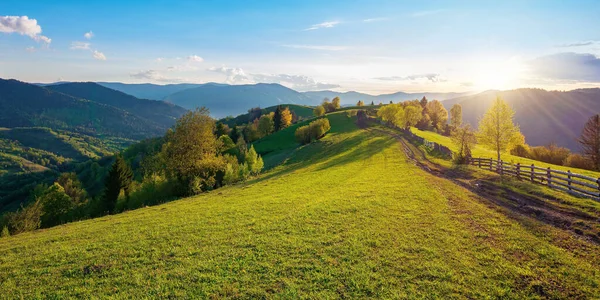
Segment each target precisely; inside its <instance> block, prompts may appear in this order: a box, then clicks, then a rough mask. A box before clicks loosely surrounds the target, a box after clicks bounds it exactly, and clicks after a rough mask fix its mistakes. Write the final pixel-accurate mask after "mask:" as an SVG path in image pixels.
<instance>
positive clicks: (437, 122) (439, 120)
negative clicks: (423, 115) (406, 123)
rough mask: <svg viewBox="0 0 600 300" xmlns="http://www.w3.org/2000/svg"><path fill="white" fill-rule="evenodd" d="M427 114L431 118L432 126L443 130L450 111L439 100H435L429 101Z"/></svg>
mask: <svg viewBox="0 0 600 300" xmlns="http://www.w3.org/2000/svg"><path fill="white" fill-rule="evenodd" d="M426 107H427V114H429V117H430V118H431V126H433V128H435V129H438V130H441V129H442V126H443V125H444V124H446V121H447V120H448V111H447V110H446V109H445V108H444V105H443V104H442V103H441V102H440V101H438V100H433V101H430V102H428V103H427V106H426Z"/></svg>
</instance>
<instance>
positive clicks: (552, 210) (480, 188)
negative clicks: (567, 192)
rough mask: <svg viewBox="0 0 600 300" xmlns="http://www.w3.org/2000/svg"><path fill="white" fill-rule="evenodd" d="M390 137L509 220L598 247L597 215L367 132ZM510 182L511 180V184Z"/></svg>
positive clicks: (415, 160)
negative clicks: (524, 221)
mask: <svg viewBox="0 0 600 300" xmlns="http://www.w3.org/2000/svg"><path fill="white" fill-rule="evenodd" d="M369 130H371V131H374V132H377V133H379V134H383V135H390V136H392V137H394V138H395V139H396V140H398V142H399V143H400V144H401V145H402V149H403V151H404V153H405V154H406V156H407V158H408V159H409V160H411V161H412V162H413V163H414V164H415V165H417V166H419V167H420V168H421V169H423V170H425V171H427V172H428V173H430V174H432V175H434V176H437V177H440V178H444V179H446V180H449V181H451V182H453V183H454V184H457V185H459V186H461V187H464V188H466V189H468V190H469V191H471V192H473V193H474V194H476V195H478V196H479V198H480V199H481V201H485V202H487V203H488V204H491V205H493V206H496V207H498V208H501V209H503V210H505V212H506V213H508V214H509V215H510V216H511V217H513V218H521V219H522V218H534V219H536V220H538V221H541V222H543V223H545V224H549V225H552V226H554V227H557V228H560V229H563V230H567V231H569V232H571V233H572V234H574V235H576V236H577V237H578V238H582V239H584V240H586V241H591V242H593V243H596V244H600V212H598V211H588V210H585V209H582V208H581V207H576V206H573V205H569V204H567V203H565V201H563V200H561V199H559V198H556V197H553V196H551V195H548V194H544V193H535V194H533V193H528V192H526V191H519V190H518V189H514V188H509V186H510V185H511V182H512V181H511V180H510V179H505V178H503V177H501V176H499V175H497V174H484V172H481V174H480V173H477V174H474V172H473V171H472V170H469V169H468V168H461V167H457V168H448V167H444V166H440V165H439V164H436V163H434V162H432V161H430V160H429V159H428V158H427V156H426V155H425V154H424V153H423V152H422V151H421V150H420V149H418V148H417V147H416V146H415V145H413V144H411V143H410V142H409V141H408V140H407V139H406V138H405V137H404V136H402V135H401V134H400V133H396V132H394V133H392V132H390V131H387V130H382V129H377V128H370V129H369ZM513 181H514V180H513Z"/></svg>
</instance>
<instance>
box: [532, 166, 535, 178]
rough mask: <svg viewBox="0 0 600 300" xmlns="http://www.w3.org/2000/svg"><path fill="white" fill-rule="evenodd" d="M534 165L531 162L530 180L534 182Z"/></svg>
mask: <svg viewBox="0 0 600 300" xmlns="http://www.w3.org/2000/svg"><path fill="white" fill-rule="evenodd" d="M534 172H535V166H534V165H533V164H531V182H534V181H535V180H534V178H535V173H534Z"/></svg>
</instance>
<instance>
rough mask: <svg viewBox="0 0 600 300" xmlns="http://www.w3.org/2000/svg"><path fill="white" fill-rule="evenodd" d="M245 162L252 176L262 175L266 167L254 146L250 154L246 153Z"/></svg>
mask: <svg viewBox="0 0 600 300" xmlns="http://www.w3.org/2000/svg"><path fill="white" fill-rule="evenodd" d="M245 162H246V164H248V170H249V171H250V174H253V175H256V174H258V173H260V171H261V170H262V168H263V167H264V163H263V160H262V158H261V157H260V155H258V154H257V153H256V150H254V146H250V149H249V150H248V153H246V159H245Z"/></svg>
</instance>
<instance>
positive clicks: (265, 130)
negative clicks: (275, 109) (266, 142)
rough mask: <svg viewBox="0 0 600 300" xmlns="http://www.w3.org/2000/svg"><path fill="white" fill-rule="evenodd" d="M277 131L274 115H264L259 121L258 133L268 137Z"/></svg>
mask: <svg viewBox="0 0 600 300" xmlns="http://www.w3.org/2000/svg"><path fill="white" fill-rule="evenodd" d="M273 130H275V122H273V113H270V114H266V115H262V116H261V117H260V120H258V131H259V132H260V134H261V135H262V136H267V135H269V134H271V132H273Z"/></svg>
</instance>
